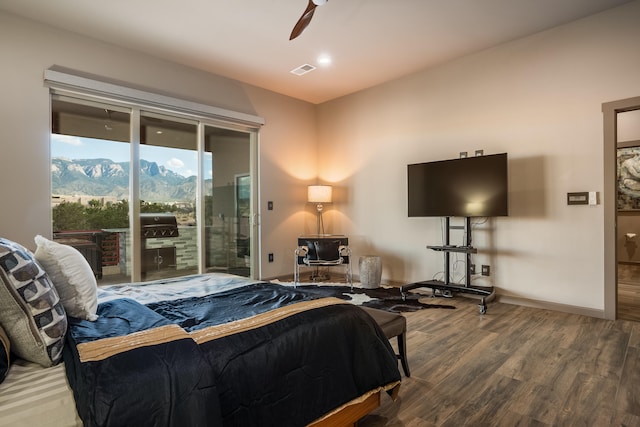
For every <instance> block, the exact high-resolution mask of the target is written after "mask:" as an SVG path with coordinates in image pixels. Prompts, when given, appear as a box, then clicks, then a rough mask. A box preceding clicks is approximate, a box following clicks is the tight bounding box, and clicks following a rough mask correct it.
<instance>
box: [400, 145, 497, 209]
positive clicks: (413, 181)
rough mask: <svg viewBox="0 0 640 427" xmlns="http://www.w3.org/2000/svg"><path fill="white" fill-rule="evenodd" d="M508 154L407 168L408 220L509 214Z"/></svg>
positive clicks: (419, 164) (422, 164)
mask: <svg viewBox="0 0 640 427" xmlns="http://www.w3.org/2000/svg"><path fill="white" fill-rule="evenodd" d="M507 181H508V180H507V154H506V153H502V154H492V155H487V156H476V157H466V158H461V159H453V160H441V161H436V162H427V163H416V164H410V165H408V166H407V188H408V202H409V203H408V205H409V206H408V207H409V216H410V217H424V216H427V217H429V216H441V217H447V216H448V217H492V216H507V215H508V214H509V206H508V205H509V203H508V195H509V191H508V182H507Z"/></svg>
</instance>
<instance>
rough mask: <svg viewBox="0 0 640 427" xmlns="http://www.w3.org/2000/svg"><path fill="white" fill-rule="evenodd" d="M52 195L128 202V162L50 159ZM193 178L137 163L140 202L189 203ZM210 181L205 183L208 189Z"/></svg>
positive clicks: (194, 188)
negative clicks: (110, 198) (113, 199)
mask: <svg viewBox="0 0 640 427" xmlns="http://www.w3.org/2000/svg"><path fill="white" fill-rule="evenodd" d="M51 178H52V191H53V194H60V195H76V194H78V195H86V196H96V197H104V196H112V197H115V198H116V199H117V200H122V199H129V162H120V163H118V162H114V161H113V160H110V159H73V160H69V159H64V158H59V157H56V158H53V159H52V160H51ZM196 180H197V177H195V176H190V177H184V176H182V175H180V174H177V173H175V172H173V171H172V170H169V169H167V168H165V167H164V166H162V165H158V164H157V163H156V162H149V161H147V160H142V159H141V160H140V199H141V200H144V201H147V202H162V203H169V202H189V203H193V202H195V199H196ZM210 182H211V180H207V183H208V184H209V185H205V188H211V186H210Z"/></svg>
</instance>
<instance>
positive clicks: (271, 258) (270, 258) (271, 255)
mask: <svg viewBox="0 0 640 427" xmlns="http://www.w3.org/2000/svg"><path fill="white" fill-rule="evenodd" d="M268 257H269V262H273V254H269V255H268Z"/></svg>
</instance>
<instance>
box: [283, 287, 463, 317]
mask: <svg viewBox="0 0 640 427" xmlns="http://www.w3.org/2000/svg"><path fill="white" fill-rule="evenodd" d="M272 282H273V283H278V284H281V285H287V286H293V284H292V283H290V282H278V281H272ZM298 289H301V290H304V291H305V292H309V293H312V294H315V295H317V296H318V297H321V298H324V297H336V298H341V299H343V300H346V301H349V302H351V303H353V304H356V305H362V306H365V307H371V308H377V309H380V310H386V311H390V312H392V313H402V312H410V311H417V310H423V309H427V308H444V309H455V306H452V305H446V304H430V303H426V302H424V301H425V300H429V299H430V298H429V297H430V295H427V294H421V293H418V292H407V293H406V299H405V300H403V299H402V295H401V294H400V289H399V288H394V287H380V288H376V289H365V288H362V287H357V286H354V287H353V292H352V291H351V288H350V287H349V286H345V285H344V284H327V283H325V284H323V285H316V284H309V283H301V284H299V285H298ZM420 300H422V301H420Z"/></svg>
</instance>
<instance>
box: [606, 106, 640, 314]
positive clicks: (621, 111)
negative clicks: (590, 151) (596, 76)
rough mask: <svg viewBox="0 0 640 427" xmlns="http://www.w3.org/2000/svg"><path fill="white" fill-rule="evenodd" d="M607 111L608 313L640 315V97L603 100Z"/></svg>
mask: <svg viewBox="0 0 640 427" xmlns="http://www.w3.org/2000/svg"><path fill="white" fill-rule="evenodd" d="M603 114H604V140H605V141H604V142H605V144H604V146H605V151H604V160H605V167H604V172H605V195H606V194H610V195H611V197H607V198H605V212H604V216H605V317H606V318H610V319H616V318H619V319H625V320H633V321H640V98H630V99H626V100H621V101H615V102H611V103H606V104H603ZM607 190H611V191H607Z"/></svg>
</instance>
